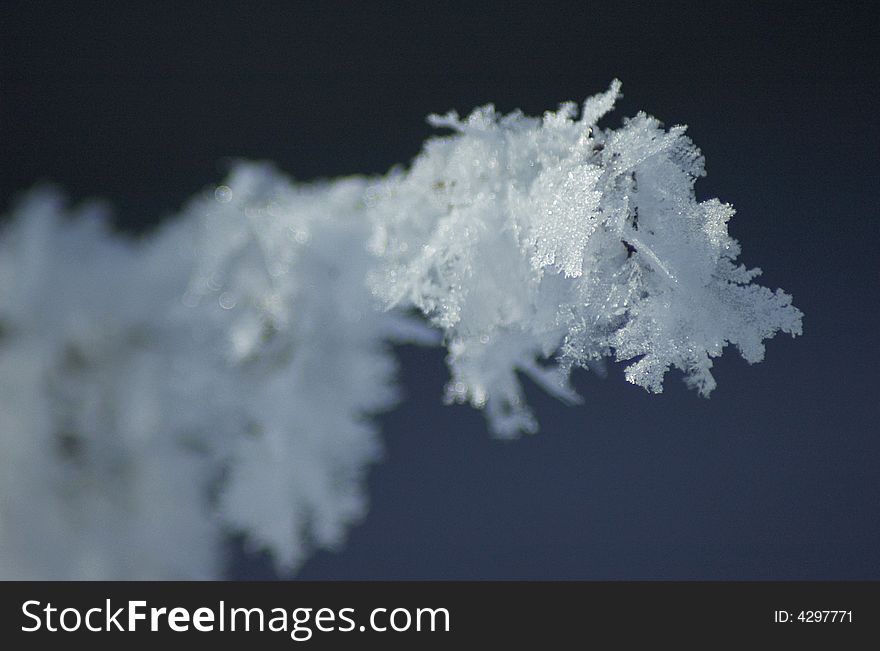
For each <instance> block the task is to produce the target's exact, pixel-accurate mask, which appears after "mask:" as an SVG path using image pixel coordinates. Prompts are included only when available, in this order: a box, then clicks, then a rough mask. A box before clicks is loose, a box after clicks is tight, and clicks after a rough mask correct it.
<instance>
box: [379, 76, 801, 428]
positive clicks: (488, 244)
mask: <svg viewBox="0 0 880 651" xmlns="http://www.w3.org/2000/svg"><path fill="white" fill-rule="evenodd" d="M619 91H620V84H619V82H617V81H615V82H614V83H613V84H612V85H611V88H610V89H609V90H608V91H607V92H606V93H603V94H601V95H598V96H596V97H593V98H591V99H588V100H587V101H586V103H585V104H584V107H583V111H582V114H581V118H580V119H577V107H576V105H575V104H573V103H565V104H563V105H562V106H561V107H560V108H559V110H558V111H556V112H555V113H554V112H548V113H545V114H544V116H543V118H542V119H536V118H529V117H524V116H523V115H521V114H520V113H513V114H511V115H507V116H498V115H496V113H495V110H494V108H493V107H492V106H491V105H489V106H485V107H482V108H479V109H477V110H475V111H474V112H473V113H471V115H470V116H468V117H467V118H466V119H464V120H462V119H460V118H459V117H458V116H457V115H455V114H454V113H450V114H447V115H445V116H442V117H440V116H432V117H431V119H430V120H431V123H432V124H434V125H435V126H440V127H447V128H450V129H452V130H453V131H454V132H455V133H454V135H452V136H448V137H442V138H435V139H433V140H431V141H429V142H428V143H427V144H426V146H425V149H424V151H423V152H422V153H421V155H420V156H419V157H418V158H417V159H416V160H415V162H414V163H413V165H412V167H411V169H410V170H409V171H407V172H405V173H398V174H397V175H395V176H392V177H391V178H388V179H385V180H381V181H378V182H377V183H376V184H375V186H374V187H373V188H372V189H371V196H373V197H374V201H373V202H372V206H371V210H370V217H371V219H372V222H373V225H374V235H373V238H372V241H371V244H372V248H373V251H374V252H375V253H376V255H378V256H379V257H380V258H381V259H382V261H383V265H382V268H381V269H380V271H378V272H377V273H375V274H374V275H373V277H372V287H373V291H374V292H375V293H376V295H377V296H379V297H381V298H382V299H383V300H384V301H385V303H386V304H387V305H388V306H399V307H408V306H415V307H416V308H418V309H419V310H421V311H422V312H423V313H424V314H425V315H427V316H428V317H429V318H430V319H431V321H432V322H433V323H434V324H435V325H436V326H438V327H440V328H442V330H443V332H444V335H445V338H446V342H447V346H448V349H449V364H450V367H451V370H452V375H453V378H452V381H451V382H450V384H449V386H448V388H447V396H448V398H449V399H450V400H454V401H468V402H470V403H471V404H473V405H474V406H476V407H483V406H485V407H486V408H487V412H488V416H489V420H490V424H491V426H492V429H493V430H494V432H495V433H496V434H498V435H499V436H505V437H508V436H514V435H516V434H517V433H519V432H520V431H526V432H531V431H534V430H535V429H536V427H537V425H536V423H535V421H534V418H533V417H532V415H531V413H530V411H529V410H528V408H527V407H526V406H525V405H524V404H523V398H522V390H521V387H520V384H519V381H518V379H517V377H516V372H517V371H520V372H522V373H524V374H526V375H527V376H529V377H531V378H532V379H533V380H535V381H537V382H539V383H540V384H541V385H542V386H543V387H545V388H546V389H547V390H548V391H550V392H551V393H552V394H554V395H557V396H559V397H560V398H563V399H566V400H576V399H577V396H575V395H574V394H573V392H572V390H571V388H570V387H569V384H568V376H569V373H570V370H571V368H572V366H583V367H586V366H588V365H589V364H590V363H591V362H595V361H597V360H600V359H602V358H604V357H610V356H613V357H615V358H616V359H618V360H635V361H634V362H633V363H632V364H630V365H629V366H628V368H627V370H626V377H627V379H628V380H629V381H630V382H633V383H634V384H638V385H640V386H643V387H645V388H646V389H648V390H650V391H654V392H660V391H662V384H663V376H664V375H665V373H666V371H667V370H668V369H669V368H670V367H676V368H678V369H681V370H682V371H683V372H684V373H685V378H686V381H687V382H688V384H690V385H691V386H694V387H695V388H697V389H698V390H699V391H700V393H702V394H703V395H708V394H709V392H710V391H711V390H712V389H713V388H714V386H715V381H714V379H713V378H712V375H711V373H710V368H711V366H712V361H711V360H712V358H713V357H717V356H718V355H720V354H721V351H722V349H723V348H724V347H725V346H726V345H727V344H728V343H732V344H735V345H736V346H737V347H738V348H739V350H740V352H741V353H742V355H743V357H744V358H745V359H746V360H747V361H749V362H757V361H760V360H761V359H762V358H763V354H764V348H763V344H762V341H763V339H765V338H767V337H771V336H773V335H774V334H775V333H776V332H777V331H779V330H782V331H783V332H788V333H791V334H793V335H794V334H799V333H800V331H801V313H800V312H799V311H798V310H797V309H795V308H794V307H792V306H791V299H790V297H789V296H788V295H787V294H785V293H783V292H781V291H779V290H777V291H776V292H771V291H770V290H768V289H766V288H764V287H760V286H757V285H753V284H750V283H751V280H752V278H753V277H754V276H756V275H757V274H758V273H760V271H759V270H751V271H749V270H746V269H745V268H743V267H742V266H737V265H736V264H735V260H736V257H737V256H738V254H739V245H738V243H737V242H736V240H734V239H732V238H731V237H730V236H729V235H728V233H727V220H728V219H729V218H730V217H731V216H732V214H733V209H732V208H731V207H730V206H728V205H725V204H721V203H720V202H718V201H717V200H715V199H713V200H710V201H705V202H698V201H697V200H696V199H695V196H694V190H693V186H694V181H695V180H696V179H697V178H699V177H700V176H702V175H703V174H704V171H703V157H702V155H701V154H700V151H699V150H698V149H697V148H696V147H695V146H694V145H693V143H692V142H691V141H690V139H689V138H687V137H686V136H685V135H684V132H685V128H684V127H681V126H676V127H673V128H672V129H670V130H669V131H666V130H664V129H663V128H662V126H661V124H660V123H659V122H658V121H657V120H655V119H654V118H651V117H649V116H647V115H645V114H643V113H639V114H638V115H636V117H634V118H632V119H628V120H625V121H624V123H623V126H622V127H621V128H619V129H617V130H612V129H601V128H599V127H597V125H596V123H597V121H598V120H599V118H601V117H602V116H603V115H604V114H605V113H607V112H608V111H610V110H611V109H612V107H613V105H614V101H615V100H616V98H617V97H618V96H619ZM548 358H553V363H551V364H550V365H547V364H544V363H542V361H544V360H547V359H548Z"/></svg>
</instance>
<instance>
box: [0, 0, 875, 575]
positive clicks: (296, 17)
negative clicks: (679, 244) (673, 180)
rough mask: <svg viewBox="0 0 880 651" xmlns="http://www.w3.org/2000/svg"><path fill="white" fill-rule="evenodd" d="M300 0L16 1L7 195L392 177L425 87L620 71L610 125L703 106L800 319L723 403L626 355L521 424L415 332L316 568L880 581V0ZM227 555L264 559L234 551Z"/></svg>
mask: <svg viewBox="0 0 880 651" xmlns="http://www.w3.org/2000/svg"><path fill="white" fill-rule="evenodd" d="M303 4H304V5H305V6H304V7H303V6H299V4H296V3H290V4H286V3H285V4H282V3H278V4H267V3H259V2H242V3H226V4H225V5H222V6H220V5H217V6H213V7H211V8H209V9H207V10H195V9H190V8H180V7H179V6H177V3H165V2H153V3H137V4H135V3H130V5H131V6H127V7H124V8H119V7H114V6H113V5H107V6H96V5H93V4H87V3H70V4H63V5H62V4H61V3H58V4H39V3H32V2H27V3H20V2H5V3H3V5H2V8H0V25H2V27H0V165H2V174H0V202H2V208H3V209H4V210H5V209H6V208H8V206H9V203H10V201H11V198H12V197H13V196H14V194H15V192H17V191H19V190H21V189H24V188H27V187H29V186H31V185H32V184H33V183H34V182H36V181H39V180H42V179H50V180H53V181H55V182H57V183H59V184H60V185H61V186H62V187H64V188H65V189H66V190H67V191H69V192H70V193H71V194H72V195H73V196H74V197H75V198H84V197H89V196H99V197H106V198H107V199H109V200H110V201H112V202H113V204H114V205H115V206H116V207H117V209H118V211H119V222H120V225H121V226H123V227H124V228H126V229H134V230H140V229H145V228H148V227H149V225H150V224H152V223H155V221H156V218H157V216H161V215H164V214H170V213H173V212H174V211H175V210H177V209H178V208H179V206H180V205H181V203H182V202H183V201H184V200H185V199H186V198H187V197H188V196H190V195H191V194H193V193H194V192H195V191H197V190H199V189H201V188H202V187H204V186H205V185H207V184H210V183H214V182H216V181H218V180H219V179H220V178H221V177H222V174H223V170H224V169H225V167H224V166H225V164H226V163H225V162H224V161H227V160H228V158H229V157H248V158H257V159H268V160H272V161H275V162H277V164H278V165H279V166H280V167H281V168H282V169H283V170H285V171H287V172H288V173H291V174H292V175H294V176H295V177H297V178H299V179H303V180H308V179H313V178H316V177H323V176H339V175H344V174H351V173H382V172H385V171H386V170H387V169H388V168H389V167H390V166H391V165H393V164H397V163H404V162H406V161H408V160H410V159H411V158H412V157H413V156H414V155H415V154H416V153H417V152H418V150H419V147H420V144H421V142H422V141H423V140H424V139H425V138H426V137H427V136H428V135H430V131H429V128H428V127H427V125H426V124H425V122H424V116H425V115H426V114H427V113H429V112H435V111H436V112H443V111H446V110H447V109H449V108H457V109H458V110H459V111H460V112H465V111H467V110H469V109H470V108H472V107H473V106H476V105H479V104H482V103H486V102H489V101H493V102H495V103H496V105H497V106H498V108H499V109H501V110H503V111H509V110H511V109H513V108H522V109H523V110H524V111H526V112H527V113H532V114H536V113H540V112H541V111H543V110H544V109H547V108H552V107H554V106H555V105H556V104H557V103H558V102H560V101H563V100H568V99H575V100H582V99H583V98H584V97H585V96H587V95H590V94H593V93H595V92H598V91H601V90H604V89H605V88H606V87H607V84H608V82H609V81H610V80H611V79H612V78H613V77H615V76H617V77H620V78H621V79H622V80H623V82H624V94H625V97H624V99H623V100H622V102H621V103H620V104H619V109H620V110H619V111H618V112H616V113H615V114H614V115H613V116H612V117H611V119H610V121H609V122H606V124H612V125H614V124H617V123H618V122H619V120H620V117H621V116H623V115H628V114H632V113H634V112H635V111H636V110H638V109H644V110H646V111H647V112H649V113H651V114H653V115H655V116H657V117H658V118H660V119H662V120H664V121H665V122H666V123H667V124H674V123H686V124H688V125H690V134H691V136H692V137H693V138H694V140H695V141H696V142H697V144H698V145H699V146H700V147H701V148H702V150H703V152H704V153H705V155H706V158H707V166H708V171H709V175H708V177H707V178H706V179H703V180H701V181H700V182H699V184H698V195H699V196H700V197H703V198H706V197H710V196H718V197H720V198H721V199H722V200H723V201H728V202H731V203H733V204H734V206H736V208H737V210H738V214H737V216H736V217H735V218H734V219H733V221H732V222H731V232H732V233H733V235H734V236H735V237H737V238H739V239H740V240H741V242H742V244H743V251H744V254H743V256H742V260H743V262H745V263H746V264H747V265H749V266H761V267H762V268H763V269H764V271H765V273H764V276H763V277H762V282H763V284H766V285H769V286H770V287H774V288H775V287H783V288H784V289H785V290H786V291H788V292H789V293H791V294H793V296H794V302H795V304H796V305H797V306H798V307H800V308H801V309H802V310H803V311H804V313H805V314H806V316H805V319H804V336H803V337H801V338H798V339H795V340H792V339H791V338H788V337H780V338H777V339H774V340H771V341H770V342H768V352H767V359H766V361H765V362H764V363H762V364H759V365H757V366H754V367H749V366H748V365H747V364H746V363H745V362H743V361H742V360H741V359H740V358H738V356H737V354H736V353H735V352H734V351H728V352H727V353H726V354H725V356H724V357H723V358H722V359H720V360H719V361H718V362H717V364H716V370H717V373H716V377H717V379H718V381H719V387H718V389H717V390H716V391H715V393H714V394H713V395H712V398H711V399H709V400H703V399H701V398H699V397H698V396H697V395H696V394H695V393H693V392H690V391H687V390H686V389H685V387H684V385H683V383H682V382H681V381H680V377H679V376H676V375H675V374H672V376H671V377H669V378H668V379H667V384H666V392H665V393H664V394H663V395H662V396H652V395H648V394H647V393H645V392H644V391H642V390H641V389H638V388H636V387H633V386H631V385H628V384H626V383H625V382H624V381H623V378H622V375H621V371H620V368H611V369H610V373H609V377H608V378H607V379H604V380H603V379H601V378H598V377H595V376H591V375H588V374H586V373H579V374H578V375H577V376H576V379H575V382H576V385H577V387H578V388H579V389H580V391H581V392H582V393H583V395H584V396H585V398H586V404H585V405H583V406H581V407H576V408H567V407H564V406H563V405H561V404H559V403H556V402H554V401H553V400H551V399H549V398H547V397H545V396H544V395H543V394H541V393H540V391H538V390H536V389H534V388H533V387H530V388H529V399H530V401H531V403H532V404H533V405H534V406H535V408H536V411H537V413H538V416H539V419H540V422H541V425H542V431H541V432H540V433H539V434H537V435H535V436H531V437H528V438H524V439H521V440H518V441H514V442H500V441H496V440H492V439H491V438H490V437H489V436H488V434H487V430H486V427H485V424H484V422H483V420H482V416H481V414H479V413H478V412H475V411H473V410H471V409H469V408H465V407H444V406H443V405H442V404H441V401H440V396H441V389H442V385H443V383H444V381H445V378H446V370H445V368H444V363H443V356H442V353H441V352H440V351H438V350H427V351H426V350H419V349H411V348H403V349H401V364H402V369H401V380H402V384H403V385H404V387H405V390H406V395H407V398H406V400H405V402H404V403H403V404H402V405H401V407H400V408H399V409H397V410H396V411H395V412H393V413H390V414H386V415H384V416H382V417H381V418H380V419H379V420H380V421H381V425H382V428H383V431H384V436H385V440H386V443H387V454H386V459H385V461H384V463H382V464H380V465H377V466H375V467H374V468H373V469H372V471H371V474H370V480H369V491H370V495H371V503H372V508H371V510H370V513H369V516H368V517H367V519H366V520H365V522H364V523H363V524H362V525H360V526H359V527H357V528H355V529H353V530H352V531H351V535H350V538H349V541H348V543H347V545H346V547H345V548H344V549H343V550H341V551H340V552H337V553H328V552H324V553H319V554H317V555H316V556H315V557H314V558H313V559H312V560H311V561H310V562H308V564H307V565H306V566H305V567H304V568H303V569H302V572H301V573H300V575H299V576H301V577H302V578H308V579H323V578H333V579H336V578H339V579H343V578H344V579H400V578H430V579H443V578H480V579H482V578H521V579H548V578H549V579H623V578H639V579H641V578H678V579H868V578H871V579H878V578H880V518H878V515H880V475H878V473H880V437H878V431H877V430H878V427H877V423H878V407H877V400H878V399H877V397H876V382H875V375H876V373H877V369H878V368H880V359H878V344H877V338H876V333H877V331H878V318H877V317H878V307H877V306H878V295H877V281H878V272H877V258H878V256H877V251H878V238H877V231H878V229H877V187H878V171H880V170H878V156H877V152H878V128H877V120H878V118H877V114H876V109H877V99H878V97H877V88H878V78H877V75H876V72H875V66H876V64H877V61H878V48H877V45H876V43H877V33H878V30H877V28H878V26H880V21H878V17H877V14H876V13H875V11H874V10H872V9H871V8H870V6H869V4H868V3H831V2H829V3H826V4H821V3H807V2H799V3H792V4H788V3H774V4H773V5H772V6H769V7H768V6H763V5H757V4H756V5H749V4H748V3H742V2H730V3H718V4H713V3H705V2H701V3H693V4H692V5H688V4H679V3H662V2H660V3H644V4H641V3H624V2H613V3H607V4H592V3H568V4H564V5H550V4H547V3H538V2H534V3H531V4H528V5H527V4H513V3H510V4H508V3H497V4H491V5H480V4H478V3H462V4H459V5H446V4H445V3H439V4H438V3H430V4H428V3H424V8H420V7H419V6H417V4H416V3H413V5H404V4H397V3H383V4H381V5H380V4H379V3H363V4H359V3H345V4H338V5H333V4H332V3H331V4H328V3H303ZM142 5H148V6H142ZM192 6H193V5H190V7H192ZM233 575H234V576H236V577H259V578H262V577H266V576H268V575H269V570H268V566H267V564H266V562H265V558H260V557H258V556H257V557H249V558H248V557H244V556H242V555H241V553H240V551H239V552H237V553H236V554H235V561H234V563H233Z"/></svg>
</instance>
